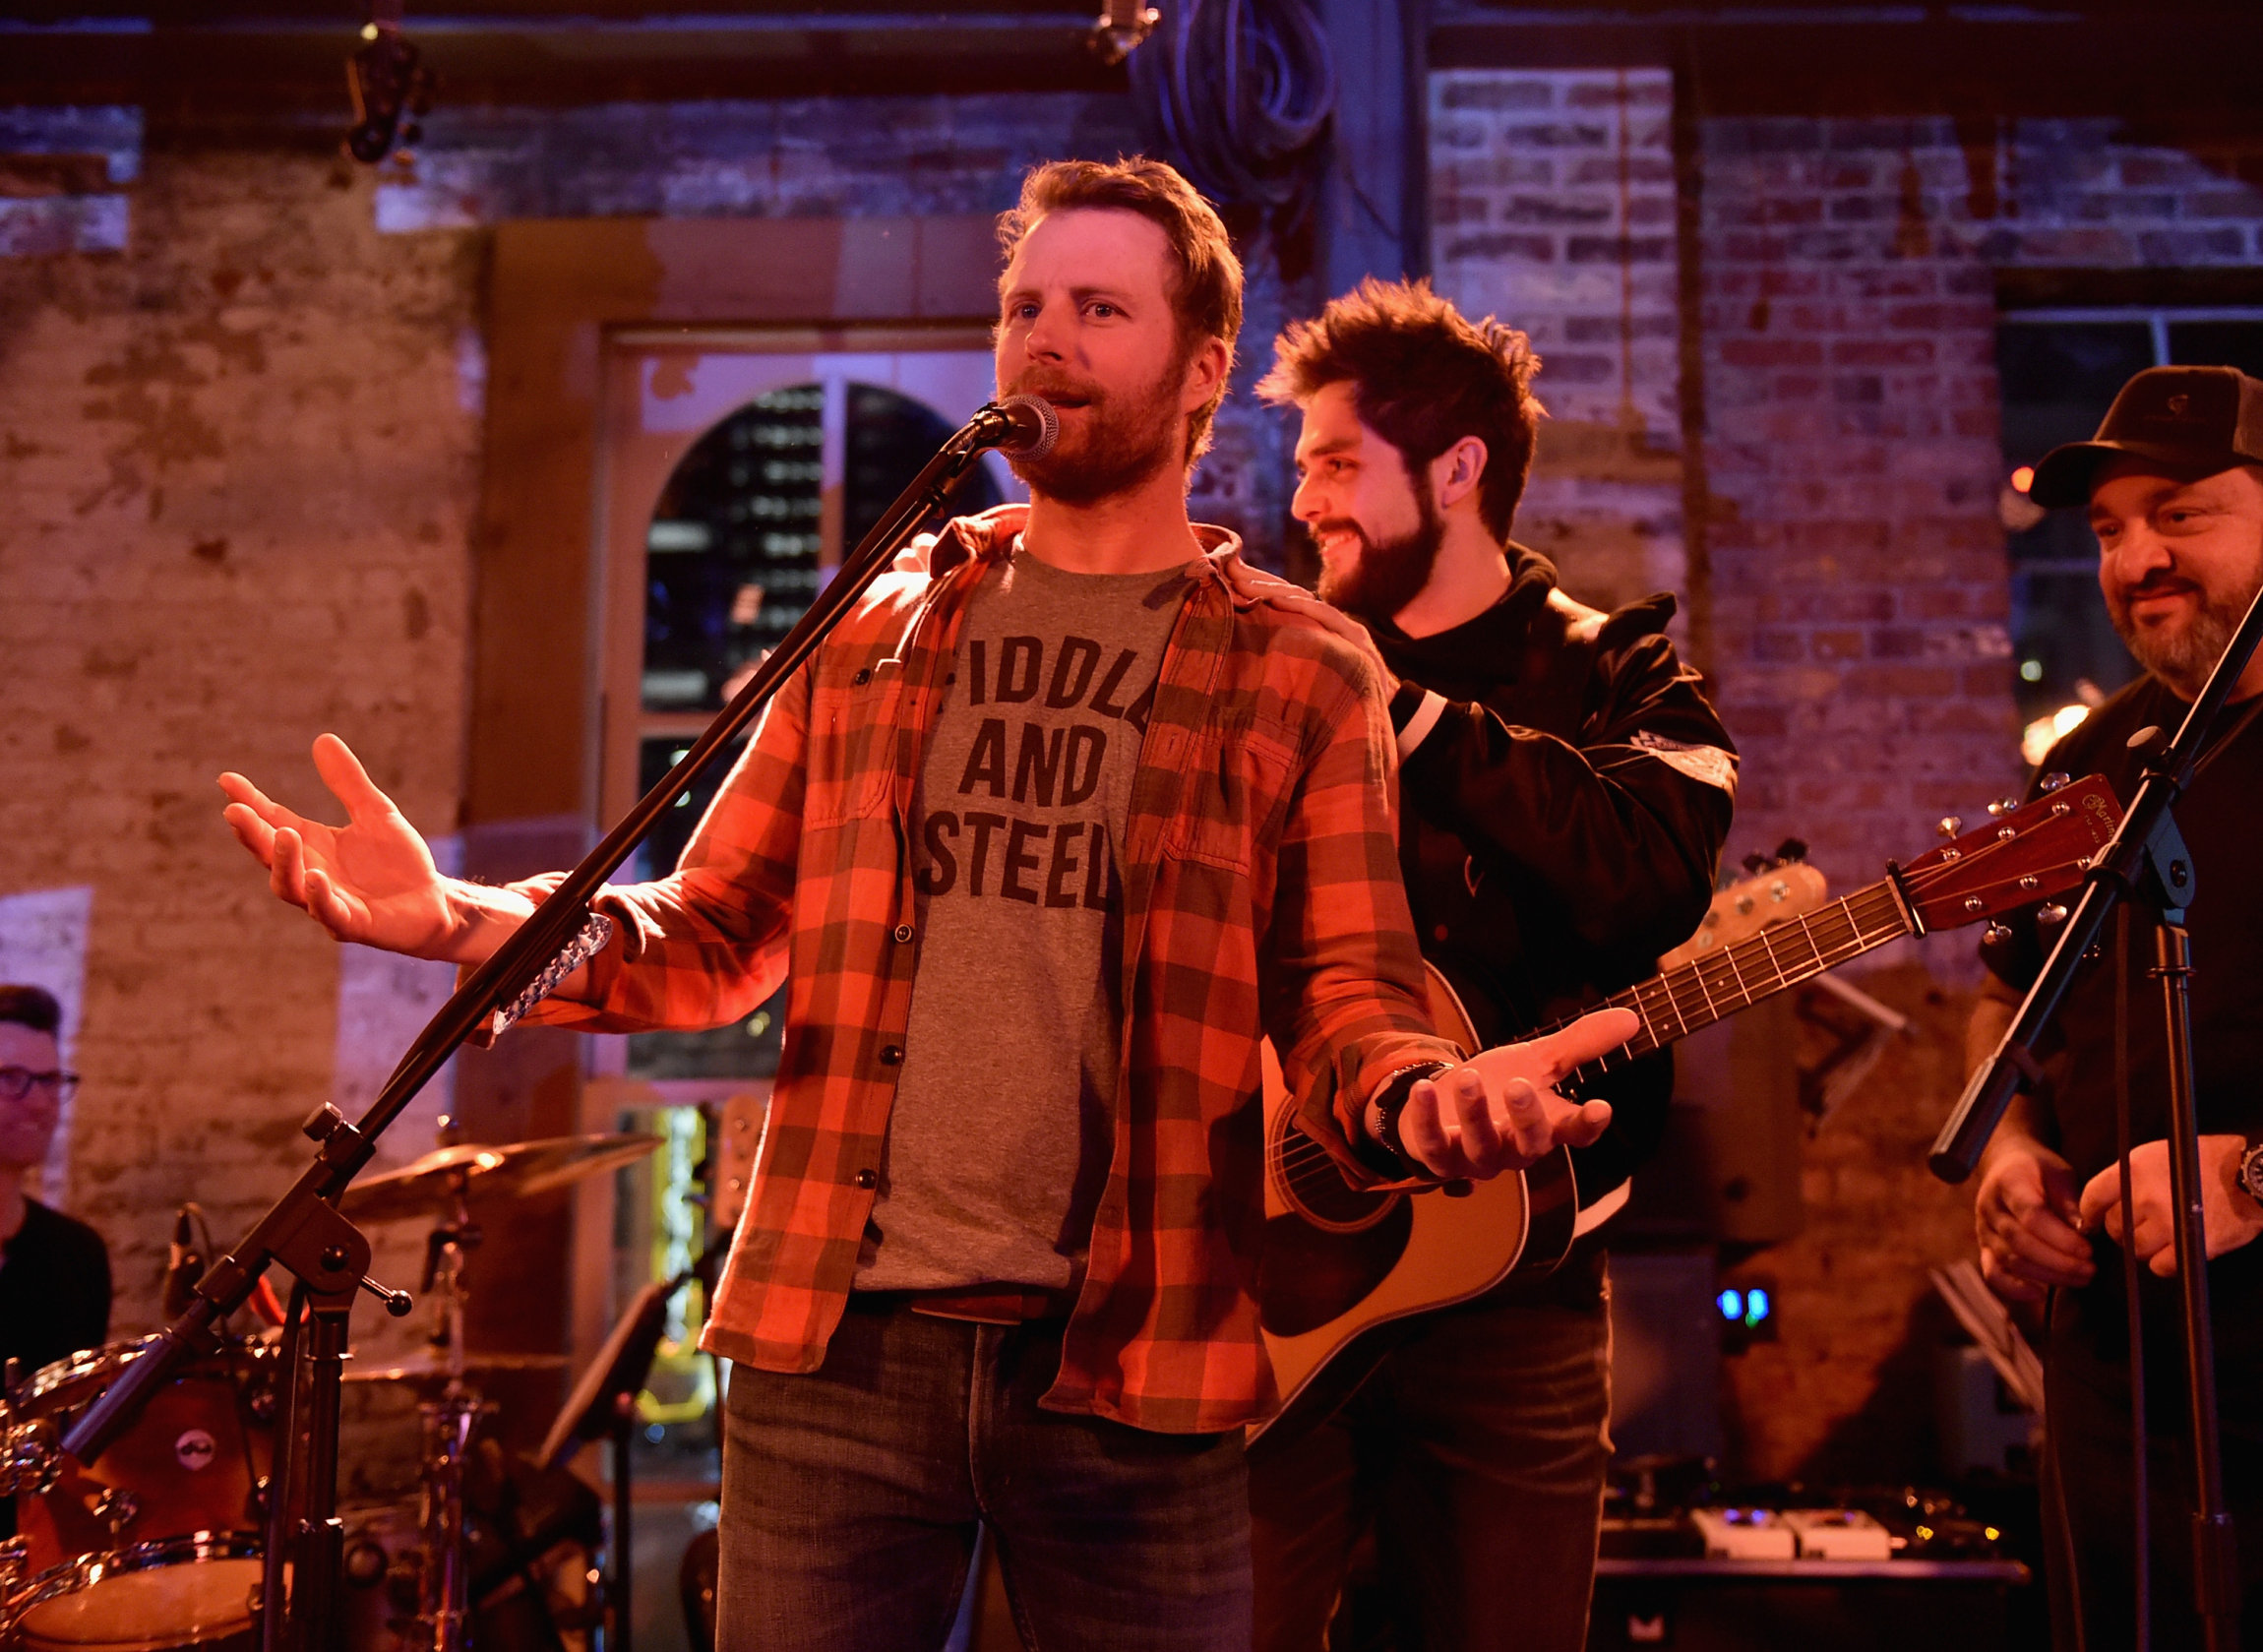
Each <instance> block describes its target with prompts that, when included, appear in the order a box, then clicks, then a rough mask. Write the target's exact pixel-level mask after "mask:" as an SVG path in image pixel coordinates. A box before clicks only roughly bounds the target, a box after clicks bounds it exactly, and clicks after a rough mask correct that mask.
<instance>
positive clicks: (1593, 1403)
mask: <svg viewBox="0 0 2263 1652" xmlns="http://www.w3.org/2000/svg"><path fill="white" fill-rule="evenodd" d="M1604 1279H1605V1275H1604V1266H1603V1257H1602V1255H1601V1254H1600V1253H1599V1252H1592V1251H1591V1252H1581V1253H1575V1254H1574V1255H1573V1256H1572V1257H1571V1259H1570V1260H1568V1261H1566V1262H1565V1263H1564V1266H1563V1269H1562V1270H1561V1272H1560V1275H1559V1276H1557V1277H1555V1278H1551V1279H1544V1280H1538V1281H1516V1282H1514V1283H1513V1284H1511V1285H1510V1286H1507V1287H1504V1288H1503V1289H1502V1290H1501V1291H1499V1292H1497V1293H1496V1294H1495V1295H1493V1296H1491V1297H1487V1298H1483V1299H1481V1300H1479V1301H1478V1302H1476V1303H1473V1304H1471V1305H1470V1306H1468V1307H1465V1308H1456V1309H1448V1310H1446V1311H1444V1312H1442V1313H1437V1314H1432V1315H1427V1316H1425V1317H1424V1318H1422V1319H1420V1320H1417V1321H1414V1322H1413V1323H1412V1324H1411V1325H1409V1326H1408V1327H1407V1328H1406V1330H1405V1332H1404V1340H1403V1341H1401V1342H1400V1343H1399V1344H1398V1346H1397V1347H1396V1348H1395V1349H1394V1350H1393V1351H1392V1353H1391V1354H1390V1356H1389V1357H1388V1358H1387V1359H1386V1360H1385V1361H1384V1362H1383V1364H1382V1366H1381V1367H1380V1369H1378V1370H1377V1371H1376V1374H1375V1375H1374V1376H1373V1377H1370V1378H1369V1379H1368V1381H1367V1383H1366V1384H1365V1385H1364V1386H1363V1387H1362V1388H1361V1389H1360V1390H1359V1391H1358V1392H1357V1393H1355V1394H1354V1395H1353V1396H1352V1398H1351V1399H1350V1400H1349V1401H1348V1402H1347V1403H1346V1404H1345V1405H1344V1407H1343V1409H1342V1410H1340V1411H1339V1412H1337V1413H1336V1415H1335V1416H1334V1417H1332V1418H1330V1419H1329V1420H1328V1421H1327V1422H1326V1423H1325V1424H1323V1425H1321V1426H1320V1427H1318V1428H1316V1429H1314V1430H1312V1431H1311V1432H1310V1433H1308V1434H1305V1435H1302V1436H1298V1437H1295V1438H1291V1439H1288V1440H1286V1441H1276V1440H1274V1439H1272V1438H1266V1439H1264V1440H1262V1441H1261V1442H1260V1443H1259V1445H1258V1448H1257V1451H1256V1454H1255V1457H1254V1460H1253V1462H1252V1463H1251V1469H1250V1485H1251V1502H1252V1507H1253V1508H1254V1512H1255V1530H1254V1538H1253V1543H1254V1554H1255V1562H1256V1583H1257V1592H1256V1621H1257V1632H1256V1642H1255V1644H1256V1647H1257V1652H1321V1648H1322V1647H1323V1646H1325V1645H1327V1644H1329V1643H1330V1634H1329V1623H1330V1621H1331V1619H1333V1620H1336V1635H1335V1637H1334V1643H1335V1644H1338V1645H1341V1644H1345V1643H1346V1641H1347V1640H1348V1641H1350V1642H1351V1643H1353V1644H1360V1645H1365V1644H1369V1642H1368V1641H1367V1640H1365V1639H1363V1638H1361V1637H1362V1636H1363V1635H1365V1634H1366V1633H1367V1632H1368V1631H1369V1630H1371V1629H1372V1628H1374V1627H1375V1626H1376V1625H1375V1624H1374V1623H1373V1621H1372V1620H1374V1619H1376V1618H1377V1617H1378V1616H1379V1617H1381V1618H1382V1619H1384V1620H1385V1621H1387V1622H1388V1624H1389V1644H1391V1645H1393V1646H1395V1647H1396V1648H1397V1652H1580V1648H1582V1647H1583V1646H1585V1644H1586V1642H1587V1608H1588V1597H1589V1595H1590V1593H1591V1592H1592V1590H1593V1587H1594V1581H1595V1548H1596V1538H1597V1535H1598V1532H1599V1531H1600V1529H1601V1525H1602V1518H1603V1476H1604V1470H1605V1468H1606V1467H1607V1466H1608V1464H1609V1461H1610V1456H1611V1439H1610V1435H1609V1433H1608V1431H1607V1424H1608V1422H1609V1419H1610V1415H1611V1315H1610V1310H1609V1302H1608V1296H1607V1287H1606V1285H1605V1283H1604ZM1370 1530H1372V1531H1373V1532H1374V1533H1375V1536H1376V1548H1377V1551H1378V1556H1379V1559H1380V1561H1381V1569H1382V1578H1383V1582H1382V1586H1381V1588H1380V1589H1379V1591H1376V1592H1374V1593H1373V1594H1362V1595H1361V1596H1360V1597H1359V1598H1356V1599H1340V1598H1339V1597H1340V1596H1344V1595H1348V1594H1349V1593H1350V1592H1349V1591H1346V1589H1345V1584H1346V1581H1347V1577H1348V1575H1349V1573H1350V1569H1351V1567H1350V1562H1351V1559H1352V1551H1353V1549H1354V1547H1355V1545H1356V1544H1358V1542H1359V1540H1360V1539H1361V1537H1362V1536H1363V1535H1364V1534H1365V1533H1367V1532H1369V1531H1370Z"/></svg>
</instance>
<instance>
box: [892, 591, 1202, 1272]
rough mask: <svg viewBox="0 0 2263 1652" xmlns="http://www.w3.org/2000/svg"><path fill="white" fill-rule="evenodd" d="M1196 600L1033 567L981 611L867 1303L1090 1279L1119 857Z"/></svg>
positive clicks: (938, 768)
mask: <svg viewBox="0 0 2263 1652" xmlns="http://www.w3.org/2000/svg"><path fill="white" fill-rule="evenodd" d="M1187 589H1188V585H1187V579H1186V576H1185V575H1184V574H1182V573H1180V572H1178V571H1177V570H1173V571H1172V572H1170V573H1168V574H1070V573H1065V572H1063V571H1062V570H1060V569H1058V568H1053V567H1050V566H1048V565H1047V564H1045V563H1042V562H1039V561H1038V560H1037V559H1036V558H1034V557H1031V556H1029V555H1027V554H1026V553H1022V552H1018V551H1017V552H1016V553H1015V555H1014V557H1013V559H1012V561H1011V562H1010V564H1009V565H1008V566H1007V567H1005V568H1003V569H1001V570H999V571H998V572H997V573H995V574H993V575H991V576H990V577H989V578H988V579H986V580H985V581H983V583H982V585H981V587H980V588H979V589H978V590H976V592H975V593H974V596H973V598H972V600H971V602H970V603H969V605H968V608H967V613H966V617H965V620H964V622H963V626H962V629H961V631H960V634H959V642H958V654H957V661H956V665H955V667H954V669H953V672H952V674H951V678H950V681H949V683H948V685H947V686H946V688H945V690H944V697H943V704H942V706H941V708H940V710H939V712H938V714H937V718H936V725H935V729H934V731H933V734H932V736H931V739H930V742H929V746H928V751H927V758H926V765H925V767H924V769H923V770H922V772H921V777H920V784H919V788H918V791H917V794H916V795H915V797H914V799H913V803H912V839H913V840H912V846H911V848H912V866H913V884H914V887H915V888H916V889H917V891H918V910H917V914H916V917H915V921H916V923H917V924H918V926H919V934H920V940H919V975H918V978H917V980H916V981H915V983H914V984H913V988H912V1001H911V1022H910V1026H909V1028H908V1029H907V1032H906V1035H905V1038H904V1062H903V1072H902V1076H901V1078H900V1079H899V1081H898V1083H897V1086H896V1098H895V1108H894V1111H893V1113H892V1114H891V1115H890V1118H889V1124H888V1137H887V1153H886V1155H885V1157H884V1158H883V1161H882V1168H881V1183H880V1195H879V1199H878V1202H877V1203H876V1204H875V1205H874V1207H873V1213H872V1221H871V1225H870V1227H868V1229H867V1230H866V1234H865V1248H864V1256H863V1258H862V1266H861V1269H860V1272H859V1274H858V1277H857V1287H858V1289H860V1290H933V1289H939V1288H951V1287H958V1286H967V1285H981V1284H1013V1285H1027V1286H1035V1287H1039V1288H1044V1289H1067V1288H1069V1287H1070V1286H1071V1285H1072V1284H1074V1283H1076V1282H1078V1281H1079V1280H1080V1279H1081V1276H1082V1268H1083V1262H1084V1255H1085V1251H1086V1249H1087V1247H1088V1244H1089V1241H1090V1237H1091V1232H1092V1213H1093V1208H1094V1206H1095V1205H1096V1203H1097V1202H1098V1200H1099V1196H1100V1190H1101V1187H1102V1185H1103V1184H1104V1183H1105V1182H1106V1180H1107V1176H1108V1161H1109V1157H1110V1152H1111V1148H1112V1145H1113V1141H1114V1129H1115V1125H1114V1119H1115V1102H1116V1079H1117V1069H1118V1063H1119V1059H1120V1057H1121V1054H1122V1036H1123V1003H1124V995H1123V981H1122V980H1121V975H1122V969H1121V948H1122V941H1123V927H1122V924H1123V913H1122V905H1123V901H1122V887H1123V880H1122V877H1121V875H1120V867H1119V862H1118V855H1117V845H1118V843H1119V842H1121V840H1122V838H1123V830H1124V822H1125V819H1126V814H1127V807H1128V804H1129V800H1130V794H1131V776H1132V773H1133V771H1134V770H1135V769H1136V767H1137V765H1138V760H1139V743H1140V738H1141V736H1142V735H1143V734H1144V733H1145V732H1146V728H1147V713H1148V710H1149V708H1150V707H1151V706H1152V704H1153V703H1154V698H1155V679H1156V675H1157V673H1158V671H1159V670H1160V668H1161V666H1162V661H1163V648H1164V644H1165V642H1167V641H1168V640H1169V638H1170V634H1171V627H1172V625H1173V623H1174V622H1175V621H1176V620H1177V618H1178V615H1179V610H1180V607H1181V605H1182V604H1183V602H1184V600H1185V598H1186V594H1187Z"/></svg>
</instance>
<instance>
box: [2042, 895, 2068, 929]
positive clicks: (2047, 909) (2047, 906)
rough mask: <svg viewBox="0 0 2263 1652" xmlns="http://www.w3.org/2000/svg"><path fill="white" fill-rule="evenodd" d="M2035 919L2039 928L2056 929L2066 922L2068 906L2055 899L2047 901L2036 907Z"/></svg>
mask: <svg viewBox="0 0 2263 1652" xmlns="http://www.w3.org/2000/svg"><path fill="white" fill-rule="evenodd" d="M2035 921H2036V927H2037V928H2039V929H2056V928H2058V926H2059V925H2060V924H2063V923H2065V922H2066V908H2065V907H2063V906H2061V905H2060V904H2059V903H2058V902H2057V901H2055V900H2048V901H2045V902H2044V903H2043V904H2042V905H2041V906H2038V907H2037V908H2036V909H2035Z"/></svg>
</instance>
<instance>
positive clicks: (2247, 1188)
mask: <svg viewBox="0 0 2263 1652" xmlns="http://www.w3.org/2000/svg"><path fill="white" fill-rule="evenodd" d="M2238 1175H2239V1186H2240V1188H2241V1190H2242V1191H2243V1192H2244V1193H2246V1194H2247V1196H2248V1197H2249V1198H2251V1199H2253V1200H2255V1202H2256V1203H2258V1204H2263V1136H2256V1135H2251V1136H2249V1137H2247V1146H2246V1150H2245V1151H2244V1152H2242V1153H2241V1154H2240V1155H2239V1172H2238Z"/></svg>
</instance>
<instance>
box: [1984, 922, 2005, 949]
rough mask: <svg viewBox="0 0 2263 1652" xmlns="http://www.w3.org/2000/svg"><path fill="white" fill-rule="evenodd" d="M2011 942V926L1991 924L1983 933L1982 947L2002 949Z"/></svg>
mask: <svg viewBox="0 0 2263 1652" xmlns="http://www.w3.org/2000/svg"><path fill="white" fill-rule="evenodd" d="M2010 940H2011V925H2009V924H2005V923H1991V924H1989V925H1988V928H1987V929H1985V930H1983V931H1982V932H1981V945H1982V946H1984V947H2001V946H2003V945H2004V944H2005V943H2006V942H2008V941H2010Z"/></svg>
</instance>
